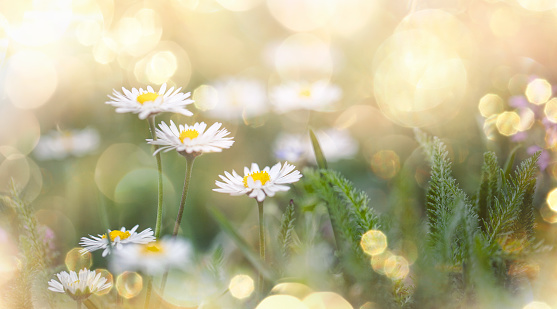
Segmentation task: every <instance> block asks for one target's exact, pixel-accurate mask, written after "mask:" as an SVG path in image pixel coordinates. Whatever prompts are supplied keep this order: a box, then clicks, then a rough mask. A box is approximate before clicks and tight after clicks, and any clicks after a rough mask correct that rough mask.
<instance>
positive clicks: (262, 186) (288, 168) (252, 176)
mask: <svg viewBox="0 0 557 309" xmlns="http://www.w3.org/2000/svg"><path fill="white" fill-rule="evenodd" d="M294 168H296V167H295V166H294V165H291V164H288V162H285V163H284V165H282V167H281V164H280V162H279V163H277V164H275V165H274V166H273V167H272V168H270V167H268V166H266V167H265V168H264V169H263V170H260V169H259V166H258V165H257V164H256V163H252V164H251V169H249V168H247V167H245V168H244V177H242V176H240V175H238V173H236V171H234V170H233V171H232V174H230V173H229V172H224V174H225V175H226V177H225V176H222V175H219V177H220V178H221V179H222V180H223V181H224V182H220V181H216V182H215V184H216V185H217V186H218V187H219V188H218V189H213V191H216V192H221V193H229V194H230V195H243V194H247V195H248V196H249V197H251V198H255V199H257V201H258V202H262V201H263V200H265V197H266V196H274V195H275V193H276V192H278V191H288V190H290V187H289V186H285V184H289V183H294V182H296V181H298V180H300V178H302V174H301V173H300V172H299V171H297V170H294Z"/></svg>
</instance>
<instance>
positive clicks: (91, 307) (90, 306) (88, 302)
mask: <svg viewBox="0 0 557 309" xmlns="http://www.w3.org/2000/svg"><path fill="white" fill-rule="evenodd" d="M83 304H84V305H85V307H87V308H88V309H98V307H97V306H95V304H94V303H93V302H92V301H91V300H90V299H89V298H87V299H86V300H84V301H83Z"/></svg>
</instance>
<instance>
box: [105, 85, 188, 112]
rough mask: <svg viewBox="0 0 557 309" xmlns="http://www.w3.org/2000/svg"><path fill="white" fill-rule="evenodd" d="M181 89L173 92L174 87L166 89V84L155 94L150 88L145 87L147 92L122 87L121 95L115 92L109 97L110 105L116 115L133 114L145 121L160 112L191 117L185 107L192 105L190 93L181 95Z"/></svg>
mask: <svg viewBox="0 0 557 309" xmlns="http://www.w3.org/2000/svg"><path fill="white" fill-rule="evenodd" d="M180 90H182V88H178V89H176V90H174V87H171V88H170V89H168V90H167V89H166V83H164V84H162V86H161V88H160V90H159V91H158V92H155V90H153V88H152V87H151V86H147V90H144V89H143V88H139V89H136V88H132V90H131V91H130V90H127V89H126V88H124V87H122V93H120V92H118V91H116V89H114V92H113V93H112V95H109V96H108V97H109V98H110V101H107V102H106V104H110V105H112V106H114V107H116V112H117V113H134V114H139V119H146V118H147V117H149V116H151V115H156V114H158V113H161V112H171V113H178V114H182V115H185V116H191V115H193V114H192V112H190V111H189V110H187V109H186V105H188V104H191V103H193V100H191V99H190V98H189V97H190V92H188V93H181V92H180Z"/></svg>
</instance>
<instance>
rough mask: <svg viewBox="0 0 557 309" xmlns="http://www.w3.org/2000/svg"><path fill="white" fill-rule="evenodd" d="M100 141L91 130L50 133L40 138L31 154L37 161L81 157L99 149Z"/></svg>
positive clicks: (98, 136) (96, 134)
mask: <svg viewBox="0 0 557 309" xmlns="http://www.w3.org/2000/svg"><path fill="white" fill-rule="evenodd" d="M100 140H101V138H100V135H99V132H97V130H95V129H93V128H85V129H83V130H69V131H64V132H60V131H52V132H49V133H48V134H45V135H43V136H41V139H40V140H39V143H38V144H37V146H36V147H35V149H34V150H33V152H34V154H35V156H36V157H37V159H39V160H51V159H54V160H61V159H65V158H67V157H69V156H75V157H81V156H84V155H86V154H88V153H91V152H93V151H95V150H96V149H97V148H98V147H99V144H100Z"/></svg>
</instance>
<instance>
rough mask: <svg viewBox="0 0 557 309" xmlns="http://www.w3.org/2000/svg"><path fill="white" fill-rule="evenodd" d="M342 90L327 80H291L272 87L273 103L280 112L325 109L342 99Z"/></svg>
mask: <svg viewBox="0 0 557 309" xmlns="http://www.w3.org/2000/svg"><path fill="white" fill-rule="evenodd" d="M341 96H342V90H341V89H340V88H339V87H338V86H336V85H332V84H329V82H327V81H326V80H320V81H317V82H314V83H302V82H290V83H286V84H283V85H279V86H276V87H275V88H273V89H272V91H271V94H270V97H271V104H272V105H273V106H274V108H275V110H276V111H277V112H278V113H285V112H289V111H291V110H295V109H308V110H317V111H319V110H324V109H326V108H328V107H330V106H331V105H332V104H333V103H335V102H336V101H338V100H340V98H341Z"/></svg>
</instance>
